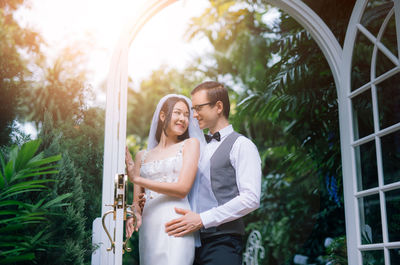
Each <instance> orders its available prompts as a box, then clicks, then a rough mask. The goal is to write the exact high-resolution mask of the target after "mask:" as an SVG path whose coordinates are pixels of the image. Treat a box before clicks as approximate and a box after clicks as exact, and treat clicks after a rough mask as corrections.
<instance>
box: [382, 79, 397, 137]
mask: <svg viewBox="0 0 400 265" xmlns="http://www.w3.org/2000/svg"><path fill="white" fill-rule="evenodd" d="M376 89H377V90H376V91H377V94H378V110H379V126H380V128H381V129H384V128H386V127H388V126H391V125H393V124H396V123H398V122H400V74H395V75H394V76H392V77H390V78H388V79H386V80H385V81H383V82H381V83H379V84H377V85H376Z"/></svg>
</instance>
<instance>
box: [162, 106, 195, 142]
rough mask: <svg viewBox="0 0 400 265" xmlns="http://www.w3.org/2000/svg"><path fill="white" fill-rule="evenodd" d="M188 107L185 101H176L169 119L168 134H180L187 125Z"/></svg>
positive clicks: (184, 130)
mask: <svg viewBox="0 0 400 265" xmlns="http://www.w3.org/2000/svg"><path fill="white" fill-rule="evenodd" d="M189 115H190V113H189V109H188V107H187V106H186V104H185V103H183V102H182V101H178V102H177V103H176V104H175V106H174V108H173V109H172V113H171V120H170V123H169V125H168V128H167V134H168V135H176V136H179V135H182V134H184V133H185V132H186V130H187V128H188V126H189Z"/></svg>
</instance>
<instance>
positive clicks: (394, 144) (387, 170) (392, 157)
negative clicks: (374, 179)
mask: <svg viewBox="0 0 400 265" xmlns="http://www.w3.org/2000/svg"><path fill="white" fill-rule="evenodd" d="M381 147H382V164H383V181H384V183H385V185H386V184H389V183H393V182H396V181H400V131H397V132H395V133H391V134H388V135H386V136H383V137H382V138H381Z"/></svg>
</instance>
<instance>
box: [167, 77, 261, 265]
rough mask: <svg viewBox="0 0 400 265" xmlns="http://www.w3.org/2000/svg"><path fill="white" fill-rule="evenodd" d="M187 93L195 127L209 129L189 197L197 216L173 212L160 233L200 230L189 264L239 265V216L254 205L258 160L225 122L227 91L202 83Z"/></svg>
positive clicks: (257, 192)
mask: <svg viewBox="0 0 400 265" xmlns="http://www.w3.org/2000/svg"><path fill="white" fill-rule="evenodd" d="M191 94H192V104H193V107H192V109H193V116H194V117H195V118H196V119H197V120H198V121H199V125H200V128H201V129H209V134H208V135H206V140H207V145H206V146H205V147H204V151H203V155H202V158H201V160H200V162H199V169H200V171H201V172H202V174H200V176H199V179H198V180H197V181H199V185H198V189H197V192H196V193H195V195H194V196H195V201H196V203H197V206H196V207H195V209H193V210H194V211H196V212H197V213H196V212H192V211H189V210H184V209H179V208H176V209H175V211H176V212H177V213H178V214H181V215H182V217H180V218H178V219H175V220H172V221H170V222H168V223H167V224H166V225H165V226H166V232H167V233H168V234H169V235H171V236H178V237H179V236H184V235H186V234H188V233H192V232H194V231H197V230H200V240H201V247H197V248H196V254H195V261H194V265H200V264H201V265H204V264H207V265H211V264H213V265H220V264H229V265H236V264H237V265H239V264H242V251H243V240H242V236H243V235H244V223H243V219H242V217H243V216H245V215H246V214H248V213H250V212H251V211H254V210H255V209H257V208H258V207H259V204H260V192H261V160H260V156H259V154H258V151H257V147H256V146H255V145H254V144H253V143H252V142H251V141H250V140H249V139H248V138H246V137H244V136H242V135H240V134H238V133H237V132H235V131H234V130H233V128H232V125H230V124H229V121H228V118H229V110H230V103H229V97H228V91H227V89H226V88H225V87H224V86H223V85H222V84H221V83H218V82H213V81H208V82H204V83H202V84H200V85H198V86H197V87H196V88H195V89H193V91H192V93H191ZM198 213H199V214H198Z"/></svg>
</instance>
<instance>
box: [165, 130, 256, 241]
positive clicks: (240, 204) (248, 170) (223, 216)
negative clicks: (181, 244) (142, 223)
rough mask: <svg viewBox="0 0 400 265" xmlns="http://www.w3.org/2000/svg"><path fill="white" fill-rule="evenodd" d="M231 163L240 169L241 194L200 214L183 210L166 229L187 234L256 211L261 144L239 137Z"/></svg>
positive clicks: (172, 233) (170, 231)
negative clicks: (257, 144) (258, 148)
mask: <svg viewBox="0 0 400 265" xmlns="http://www.w3.org/2000/svg"><path fill="white" fill-rule="evenodd" d="M230 157H231V163H232V165H233V167H234V168H235V171H236V181H237V186H238V189H239V195H238V196H236V197H235V198H233V199H232V200H230V201H228V202H226V203H225V204H223V205H220V206H218V207H215V208H212V209H210V210H208V211H205V212H202V213H200V214H196V213H193V212H190V211H180V212H178V211H177V213H179V214H183V216H182V217H180V218H178V219H175V220H172V221H171V222H169V223H167V224H166V232H167V233H168V234H169V235H173V236H183V235H186V234H188V233H191V232H193V231H196V230H198V229H200V228H201V227H203V226H204V227H205V228H209V227H214V226H218V225H221V224H223V223H226V222H230V221H233V220H235V219H238V218H240V217H243V216H245V215H246V214H248V213H250V212H252V211H254V210H255V209H257V208H258V207H259V205H260V194H261V159H260V155H259V153H258V150H257V147H256V146H255V145H254V144H253V143H252V142H251V141H250V140H249V139H247V138H245V137H239V138H238V139H237V142H236V143H235V144H234V146H233V148H232V150H231V154H230Z"/></svg>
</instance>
